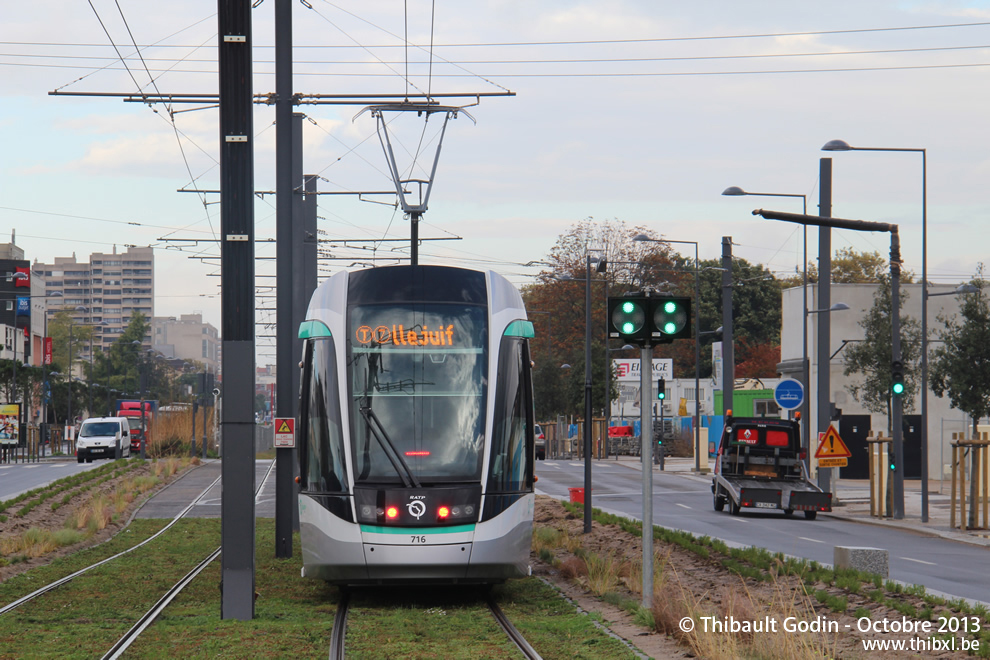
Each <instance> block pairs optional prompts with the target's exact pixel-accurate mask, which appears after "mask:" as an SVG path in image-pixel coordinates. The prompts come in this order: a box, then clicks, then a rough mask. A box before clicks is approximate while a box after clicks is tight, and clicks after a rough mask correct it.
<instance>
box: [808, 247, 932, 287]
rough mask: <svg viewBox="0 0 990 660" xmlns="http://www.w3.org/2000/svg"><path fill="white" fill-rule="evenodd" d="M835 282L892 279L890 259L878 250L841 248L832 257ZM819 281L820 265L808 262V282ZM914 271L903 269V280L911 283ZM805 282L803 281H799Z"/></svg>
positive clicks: (869, 281) (856, 282) (870, 281)
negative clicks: (867, 250) (866, 250)
mask: <svg viewBox="0 0 990 660" xmlns="http://www.w3.org/2000/svg"><path fill="white" fill-rule="evenodd" d="M831 274H832V277H831V282H832V283H833V284H872V283H875V282H882V281H883V280H884V278H887V279H888V280H889V279H890V261H888V260H887V258H886V257H884V256H883V255H881V254H880V253H879V252H877V251H875V250H874V251H873V252H865V251H864V252H859V251H857V250H855V249H853V248H851V247H848V248H839V249H838V250H837V251H836V252H835V256H833V257H832V270H831ZM817 281H818V265H817V264H815V263H809V264H808V282H817ZM913 281H914V273H912V272H911V271H909V270H906V269H901V282H902V283H904V284H910V283H911V282H913ZM800 283H803V282H799V284H800Z"/></svg>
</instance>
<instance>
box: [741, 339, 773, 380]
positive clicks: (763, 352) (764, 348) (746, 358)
mask: <svg viewBox="0 0 990 660" xmlns="http://www.w3.org/2000/svg"><path fill="white" fill-rule="evenodd" d="M735 349H736V355H735V357H736V368H735V376H736V378H773V377H774V376H776V375H777V365H778V364H779V363H780V346H779V345H777V344H753V343H750V341H749V340H747V339H742V340H740V341H738V342H736V344H735Z"/></svg>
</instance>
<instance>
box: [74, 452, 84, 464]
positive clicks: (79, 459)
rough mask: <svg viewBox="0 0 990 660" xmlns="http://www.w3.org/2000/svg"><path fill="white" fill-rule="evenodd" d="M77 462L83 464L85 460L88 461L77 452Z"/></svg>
mask: <svg viewBox="0 0 990 660" xmlns="http://www.w3.org/2000/svg"><path fill="white" fill-rule="evenodd" d="M76 460H77V461H78V462H80V463H82V462H83V461H84V460H86V459H85V458H83V455H82V454H80V453H79V452H76Z"/></svg>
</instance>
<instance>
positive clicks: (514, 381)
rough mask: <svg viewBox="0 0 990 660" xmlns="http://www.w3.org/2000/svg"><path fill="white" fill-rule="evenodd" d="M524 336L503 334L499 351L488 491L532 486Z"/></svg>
mask: <svg viewBox="0 0 990 660" xmlns="http://www.w3.org/2000/svg"><path fill="white" fill-rule="evenodd" d="M526 349H527V346H526V343H525V341H524V340H522V339H519V338H515V337H503V338H502V346H501V350H500V351H499V365H498V383H497V385H496V386H497V388H498V389H497V390H496V392H497V394H496V396H495V420H494V425H493V426H494V428H493V433H492V455H491V461H490V463H489V474H488V491H489V492H502V493H512V492H520V491H526V490H528V489H529V488H530V487H531V486H532V471H533V466H532V464H531V463H532V461H531V457H532V456H533V448H532V447H531V446H529V438H530V437H531V435H532V434H531V433H527V429H528V428H532V426H533V420H532V411H533V404H532V389H531V384H530V383H531V381H530V373H529V352H528V350H526Z"/></svg>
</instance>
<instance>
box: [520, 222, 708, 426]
mask: <svg viewBox="0 0 990 660" xmlns="http://www.w3.org/2000/svg"><path fill="white" fill-rule="evenodd" d="M644 232H645V228H643V227H633V228H628V227H627V226H626V225H625V223H623V222H622V221H619V220H605V221H596V220H595V219H594V218H586V219H585V220H583V221H581V222H579V223H577V224H575V225H574V226H572V227H571V228H570V229H569V230H568V231H567V232H565V233H564V234H562V235H561V236H560V237H559V238H558V239H557V243H556V244H555V245H554V247H553V248H552V249H551V251H550V254H549V255H548V257H547V262H548V267H547V269H546V270H544V271H543V272H541V273H540V275H538V276H537V278H536V282H534V283H533V284H531V285H529V286H526V287H524V288H523V299H524V300H525V302H526V309H527V311H528V313H529V315H530V319H531V320H532V321H533V324H534V326H535V328H536V334H537V336H536V338H535V339H534V340H533V341H532V342H531V348H532V355H533V361H534V362H535V363H536V369H535V373H534V389H535V391H536V392H537V400H536V408H537V417H539V418H540V419H548V418H550V417H552V416H554V415H557V414H579V413H581V412H582V411H583V407H584V363H585V360H584V355H585V318H586V316H585V314H586V310H585V293H586V286H587V279H586V278H587V275H588V257H589V256H590V257H591V268H590V271H591V272H590V274H591V338H592V353H591V354H592V364H591V366H592V401H593V404H592V407H593V409H594V410H595V411H596V414H601V412H603V411H604V409H605V406H606V403H605V402H606V394H605V381H606V371H605V369H606V364H610V362H606V360H607V358H606V351H605V346H606V335H605V311H606V300H607V297H608V296H610V295H611V296H615V295H621V294H622V293H624V292H626V291H634V290H635V291H639V290H641V289H642V288H643V286H644V285H646V283H650V282H652V281H654V280H655V279H656V278H657V277H659V274H660V273H661V272H664V271H667V272H669V271H671V270H673V262H672V261H671V259H670V255H671V250H670V246H669V245H668V244H666V243H651V242H646V243H639V242H634V241H633V240H632V238H633V237H634V236H636V235H637V234H640V233H644ZM602 257H604V259H605V262H606V264H607V266H606V268H605V272H599V270H598V268H597V264H598V261H599V259H601V258H602ZM612 348H618V347H617V346H613V347H612ZM620 356H621V354H617V353H609V356H608V357H611V358H614V357H620ZM564 364H567V365H570V367H569V368H568V369H564V370H561V366H562V365H564ZM692 364H693V362H692ZM692 368H693V367H692ZM561 385H563V388H561ZM613 389H614V388H613ZM561 390H562V392H563V396H562V397H561V396H558V393H559V392H560V391H561ZM541 393H542V394H541Z"/></svg>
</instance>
